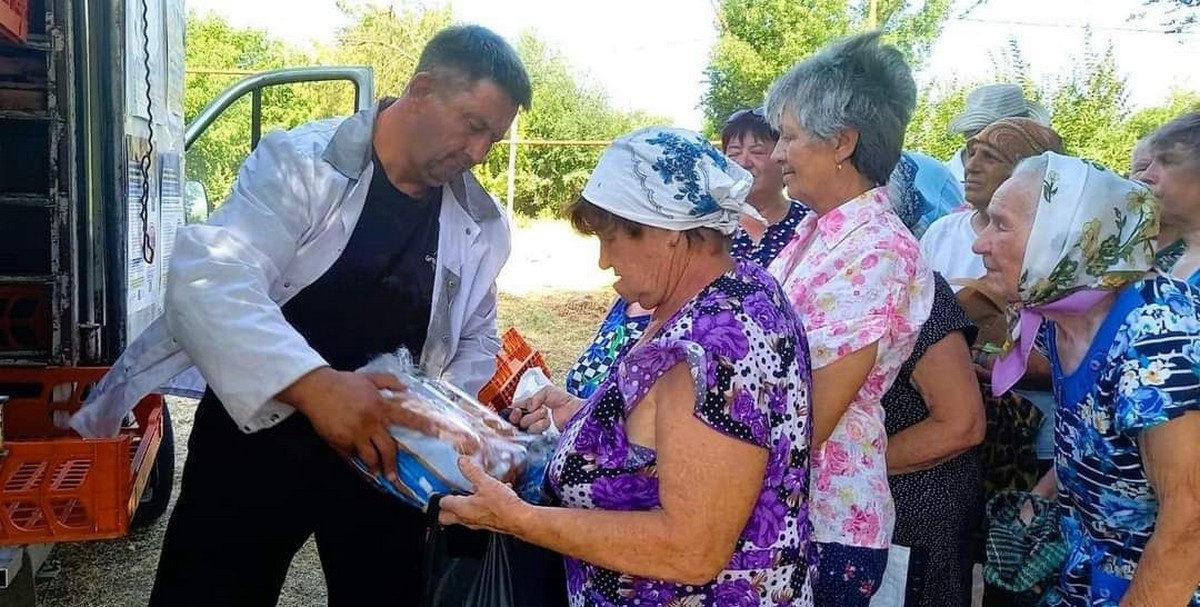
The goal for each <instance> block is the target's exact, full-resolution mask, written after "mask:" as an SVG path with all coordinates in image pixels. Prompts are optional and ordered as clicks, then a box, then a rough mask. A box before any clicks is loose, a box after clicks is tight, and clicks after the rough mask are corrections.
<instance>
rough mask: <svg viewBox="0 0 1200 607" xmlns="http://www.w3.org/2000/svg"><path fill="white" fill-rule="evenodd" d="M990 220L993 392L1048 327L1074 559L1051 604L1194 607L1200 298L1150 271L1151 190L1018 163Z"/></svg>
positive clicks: (1048, 162) (1199, 500)
mask: <svg viewBox="0 0 1200 607" xmlns="http://www.w3.org/2000/svg"><path fill="white" fill-rule="evenodd" d="M987 214H988V219H989V221H988V225H987V227H985V228H984V230H983V232H982V233H981V234H980V236H979V240H978V241H976V243H975V247H974V248H975V252H976V253H978V254H980V255H983V259H984V265H985V266H986V267H987V275H986V276H985V277H984V281H985V282H986V283H988V286H989V287H990V288H991V289H992V290H993V291H994V292H996V293H1002V294H1004V296H1005V298H1006V299H1007V300H1008V301H1009V302H1011V303H1012V304H1013V310H1014V323H1013V331H1012V335H1013V337H1012V342H1013V343H1012V347H1011V351H1010V352H1009V354H1008V355H1007V356H1005V357H1004V358H1002V359H1001V360H1000V361H999V362H998V363H997V364H996V367H995V370H994V373H993V376H992V380H993V383H992V388H993V390H994V391H997V392H1002V391H1004V390H1006V389H1008V388H1009V387H1011V385H1012V384H1013V383H1015V382H1016V380H1017V378H1019V377H1020V375H1021V373H1022V372H1023V369H1024V361H1025V357H1026V356H1028V353H1029V351H1030V349H1031V348H1032V346H1033V343H1032V342H1033V339H1034V336H1035V334H1036V332H1037V330H1038V326H1039V325H1040V324H1041V322H1042V320H1043V319H1045V320H1046V321H1048V323H1047V338H1048V339H1047V345H1048V349H1049V352H1048V354H1049V358H1050V361H1051V365H1052V367H1053V376H1054V391H1055V396H1056V401H1057V403H1056V405H1057V410H1056V422H1055V425H1056V428H1055V435H1056V438H1055V443H1056V454H1055V455H1056V457H1055V471H1056V473H1057V478H1058V483H1057V484H1058V491H1057V494H1058V495H1057V498H1058V513H1059V517H1060V518H1061V521H1062V523H1061V524H1062V530H1063V534H1064V536H1065V537H1066V540H1067V543H1068V544H1069V549H1070V551H1069V553H1068V555H1067V559H1066V563H1065V565H1064V568H1063V572H1062V576H1061V580H1060V581H1059V584H1058V585H1057V587H1056V588H1054V589H1052V590H1051V591H1050V592H1049V593H1048V594H1047V595H1046V597H1045V599H1046V602H1047V603H1048V604H1050V605H1056V606H1057V605H1117V604H1118V603H1119V604H1121V605H1185V604H1186V605H1191V606H1193V607H1196V606H1198V605H1200V592H1197V582H1198V581H1200V441H1197V440H1196V438H1197V437H1198V436H1200V368H1198V367H1197V360H1198V359H1200V358H1198V357H1200V314H1198V311H1197V307H1196V306H1197V303H1196V302H1197V301H1200V300H1198V299H1197V294H1198V292H1197V290H1196V289H1195V288H1194V287H1191V286H1189V285H1188V284H1187V283H1185V282H1183V281H1181V280H1179V279H1175V278H1172V277H1170V276H1168V275H1166V274H1163V273H1161V272H1159V273H1152V272H1151V268H1152V267H1153V265H1154V239H1155V237H1156V236H1157V234H1158V217H1157V209H1156V206H1155V201H1154V197H1153V196H1152V195H1151V194H1150V192H1149V191H1148V190H1146V189H1145V187H1143V186H1141V185H1140V184H1137V183H1135V182H1132V181H1128V180H1126V179H1122V178H1121V177H1119V176H1117V175H1116V174H1115V173H1112V172H1110V171H1108V170H1105V169H1103V168H1100V167H1097V166H1095V165H1093V164H1090V163H1088V162H1085V161H1083V160H1079V159H1077V158H1070V157H1066V156H1060V155H1058V154H1054V153H1052V152H1047V153H1045V154H1043V155H1041V156H1037V157H1034V158H1030V159H1027V160H1025V161H1023V162H1022V163H1021V164H1020V165H1018V167H1017V170H1016V171H1015V173H1014V174H1013V177H1012V178H1011V179H1009V180H1008V181H1006V182H1005V183H1004V185H1002V186H1001V187H1000V189H999V190H997V191H996V195H995V197H994V199H993V200H992V203H991V205H990V206H989V207H988V209H987ZM1046 497H1051V498H1052V497H1053V496H1052V495H1046Z"/></svg>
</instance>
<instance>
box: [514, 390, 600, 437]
mask: <svg viewBox="0 0 1200 607" xmlns="http://www.w3.org/2000/svg"><path fill="white" fill-rule="evenodd" d="M582 406H583V401H582V400H580V399H578V398H575V397H574V396H571V395H570V394H568V393H567V391H566V390H563V389H562V388H559V387H557V386H546V387H545V388H542V389H541V390H538V391H537V393H535V394H534V395H533V396H531V397H529V398H527V399H525V400H523V401H521V402H519V403H513V407H512V409H511V410H510V411H509V413H508V421H510V422H512V423H513V424H514V425H516V426H517V427H519V428H521V429H522V430H525V431H526V432H530V433H533V434H541V433H542V432H545V431H546V430H548V429H550V421H551V416H553V418H554V427H556V428H562V427H563V426H565V425H566V423H567V422H568V421H570V420H571V417H573V416H574V415H575V413H576V412H577V411H579V408H580V407H582Z"/></svg>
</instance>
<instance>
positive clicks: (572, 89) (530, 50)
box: [476, 32, 668, 215]
mask: <svg viewBox="0 0 1200 607" xmlns="http://www.w3.org/2000/svg"><path fill="white" fill-rule="evenodd" d="M517 52H518V54H519V55H520V56H521V60H522V61H523V62H524V63H525V67H526V69H527V70H528V71H529V75H530V76H529V77H530V80H531V81H532V85H533V108H532V110H530V111H529V112H526V113H524V114H522V115H521V116H520V117H519V118H518V120H517V128H518V131H519V139H534V140H558V141H563V140H575V141H579V140H590V141H606V140H609V139H612V138H614V137H616V136H618V135H620V134H622V133H625V132H627V131H630V130H633V129H635V128H638V127H642V126H649V125H651V124H665V123H667V122H668V120H667V119H664V118H661V117H655V116H650V115H647V114H645V113H642V112H622V111H618V110H616V109H614V108H612V106H611V103H610V101H609V99H608V95H607V94H606V93H605V92H604V90H603V89H601V88H600V87H599V86H597V85H595V84H593V83H591V82H588V81H587V80H586V79H585V78H583V77H582V76H581V75H580V74H578V73H577V72H576V71H575V70H574V69H573V68H572V67H571V65H570V64H569V63H568V62H567V60H566V59H565V58H564V57H563V56H562V55H561V53H559V52H558V51H557V50H555V49H553V48H551V47H549V46H547V45H546V44H545V43H544V42H543V41H541V40H540V39H538V38H537V37H536V36H535V35H533V34H532V33H530V32H525V33H523V34H522V35H521V38H520V40H519V41H518V42H517ZM508 152H509V148H508V146H506V145H498V146H496V147H495V148H493V149H492V153H491V154H490V155H489V156H488V159H487V160H486V161H485V163H484V165H483V166H482V167H480V169H479V170H478V171H476V174H477V175H479V177H480V179H481V180H482V181H483V183H484V185H485V186H487V187H488V189H489V190H490V191H492V192H493V193H496V194H498V195H501V194H503V193H504V192H506V190H507V171H508ZM600 152H601V148H600V147H598V146H583V145H572V146H566V145H521V146H519V147H518V154H517V167H516V169H517V170H516V184H515V185H516V199H515V202H514V206H515V207H516V208H515V211H517V212H519V213H521V214H523V215H552V214H554V213H556V212H557V211H558V210H559V209H561V208H562V206H564V205H565V204H567V203H569V202H570V201H571V200H573V199H574V197H576V196H578V194H579V192H580V191H581V190H582V189H583V185H584V183H585V182H586V181H587V178H588V175H589V174H591V170H592V168H593V167H594V166H595V164H596V161H597V160H598V159H599V156H600Z"/></svg>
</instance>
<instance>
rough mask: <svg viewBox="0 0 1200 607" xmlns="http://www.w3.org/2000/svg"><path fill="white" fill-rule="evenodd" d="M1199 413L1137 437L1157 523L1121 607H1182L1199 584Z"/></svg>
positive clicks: (1172, 421)
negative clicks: (1152, 496)
mask: <svg viewBox="0 0 1200 607" xmlns="http://www.w3.org/2000/svg"><path fill="white" fill-rule="evenodd" d="M1197 437H1200V411H1189V412H1187V413H1184V414H1183V415H1182V416H1180V417H1178V418H1175V419H1173V420H1171V421H1169V422H1167V423H1165V424H1161V425H1158V426H1154V427H1152V428H1150V429H1148V430H1146V431H1144V432H1143V433H1142V435H1141V440H1140V442H1141V448H1142V462H1143V465H1145V467H1146V475H1147V476H1148V477H1149V479H1150V484H1151V485H1153V486H1154V493H1155V495H1156V497H1157V498H1158V518H1157V519H1155V521H1154V533H1153V535H1151V536H1150V541H1149V543H1147V544H1146V550H1145V551H1144V552H1143V553H1142V559H1141V561H1140V562H1139V563H1138V567H1137V573H1135V574H1134V576H1133V582H1132V583H1131V584H1130V586H1129V591H1128V592H1127V593H1126V594H1125V598H1124V600H1122V601H1121V605H1122V606H1123V607H1158V606H1163V607H1170V606H1172V605H1186V604H1188V601H1189V600H1190V599H1191V597H1192V595H1193V593H1195V592H1196V587H1197V585H1198V584H1200V441H1197V440H1196V438H1197Z"/></svg>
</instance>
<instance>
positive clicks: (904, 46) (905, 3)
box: [701, 0, 951, 134]
mask: <svg viewBox="0 0 1200 607" xmlns="http://www.w3.org/2000/svg"><path fill="white" fill-rule="evenodd" d="M871 4H872V2H870V1H861V2H853V3H852V2H845V1H844V0H721V2H720V5H719V7H718V19H719V23H720V25H719V27H720V36H719V37H718V39H717V42H716V45H715V46H714V48H713V51H712V54H711V56H710V58H709V64H708V67H707V69H706V70H705V75H706V77H707V79H708V90H707V91H706V92H705V93H704V98H703V100H702V102H701V105H702V107H703V108H704V117H705V122H706V126H707V130H708V132H709V134H713V133H715V132H716V131H717V130H719V128H720V125H721V122H722V121H723V120H724V118H725V117H726V116H728V115H729V114H730V113H732V112H733V111H735V110H737V109H739V108H743V107H753V106H756V105H758V104H760V103H762V100H763V96H764V95H765V94H766V91H767V88H768V87H769V86H770V85H771V82H773V81H774V80H775V78H777V77H779V75H781V74H783V73H784V72H785V71H787V69H788V68H790V67H791V66H792V65H793V64H795V63H796V62H797V61H799V60H801V59H804V58H805V57H807V56H809V55H811V54H812V53H813V52H815V51H817V50H818V49H820V48H821V47H822V46H824V45H826V44H828V43H829V42H831V41H833V40H835V39H837V38H840V37H842V36H845V35H847V34H850V33H854V32H858V31H865V30H868V29H875V28H878V29H882V30H883V31H884V33H885V36H886V39H887V40H888V41H889V42H891V43H893V44H895V45H897V46H898V47H899V48H900V49H901V50H902V51H904V53H905V55H906V57H908V60H909V62H910V63H911V64H912V65H913V66H914V68H915V67H919V66H920V65H921V64H922V62H923V61H924V59H925V57H926V56H927V55H928V53H929V50H930V48H931V47H932V45H933V42H934V41H935V40H937V37H938V35H940V34H941V30H942V25H943V23H945V20H946V18H947V17H948V16H949V13H950V7H951V2H950V0H925V1H924V2H923V3H921V7H920V8H919V9H913V8H911V5H912V4H914V3H913V2H910V1H909V0H874V4H875V20H874V27H873V24H872V21H871V14H870V13H871V10H870V5H871Z"/></svg>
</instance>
